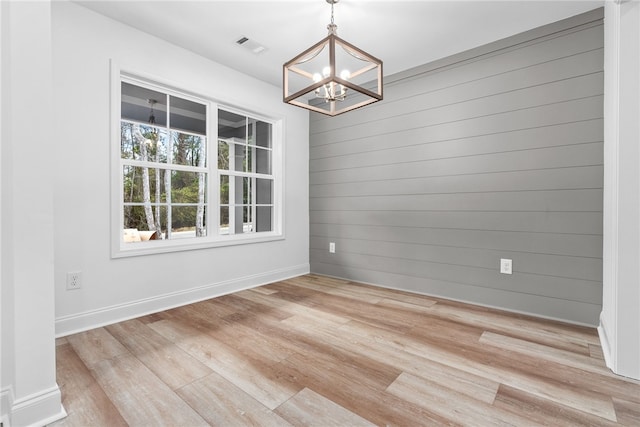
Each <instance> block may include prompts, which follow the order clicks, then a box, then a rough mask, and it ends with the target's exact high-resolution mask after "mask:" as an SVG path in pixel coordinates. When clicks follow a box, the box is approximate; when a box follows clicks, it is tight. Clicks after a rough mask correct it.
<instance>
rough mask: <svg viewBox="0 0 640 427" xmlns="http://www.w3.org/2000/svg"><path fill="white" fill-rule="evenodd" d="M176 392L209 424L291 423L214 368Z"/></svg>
mask: <svg viewBox="0 0 640 427" xmlns="http://www.w3.org/2000/svg"><path fill="white" fill-rule="evenodd" d="M177 393H178V395H179V396H180V397H182V399H184V401H185V402H187V403H188V404H189V405H190V406H191V407H192V408H194V409H195V410H196V411H197V412H198V413H199V414H200V416H202V417H203V418H204V419H205V420H206V421H207V423H209V424H210V425H212V426H221V427H222V426H264V427H291V424H289V423H288V422H287V421H286V420H285V419H283V418H282V417H280V416H279V415H278V414H276V413H274V412H273V411H271V410H269V409H268V408H267V407H266V406H264V405H262V404H261V403H260V402H258V401H257V400H255V399H254V398H252V397H251V396H249V395H248V394H247V393H245V392H244V391H242V390H241V389H239V388H238V387H236V386H235V385H234V384H233V383H231V382H229V381H228V380H226V379H224V378H223V377H221V376H220V375H218V374H216V373H215V372H214V373H212V374H211V375H208V376H207V377H205V378H202V379H200V380H197V381H194V382H193V383H191V384H189V385H186V386H184V387H183V388H181V389H179V390H178V391H177Z"/></svg>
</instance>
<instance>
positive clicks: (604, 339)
mask: <svg viewBox="0 0 640 427" xmlns="http://www.w3.org/2000/svg"><path fill="white" fill-rule="evenodd" d="M604 323H605V322H604V319H603V316H602V315H600V325H599V326H598V337H599V338H600V347H602V353H603V354H604V363H605V364H606V365H607V368H609V369H611V370H612V371H613V372H615V369H613V367H614V364H613V360H612V359H611V344H610V343H609V337H608V336H607V328H606V327H605V325H604Z"/></svg>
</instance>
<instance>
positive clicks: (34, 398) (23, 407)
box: [9, 385, 67, 427]
mask: <svg viewBox="0 0 640 427" xmlns="http://www.w3.org/2000/svg"><path fill="white" fill-rule="evenodd" d="M61 401H62V397H61V393H60V388H59V387H58V386H57V385H56V386H54V387H51V388H49V389H45V390H42V391H40V392H38V393H34V394H31V395H29V396H25V397H23V398H20V399H18V400H15V401H14V402H13V405H12V406H11V414H10V416H9V418H10V420H11V424H12V425H15V426H20V427H22V426H34V427H35V426H42V425H47V424H50V423H52V422H54V421H57V420H60V419H62V418H64V417H66V416H67V411H65V409H64V407H63V406H62V404H61V403H60V402H61Z"/></svg>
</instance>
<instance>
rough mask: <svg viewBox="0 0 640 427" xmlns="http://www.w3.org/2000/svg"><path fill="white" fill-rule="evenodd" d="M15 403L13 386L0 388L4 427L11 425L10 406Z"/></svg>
mask: <svg viewBox="0 0 640 427" xmlns="http://www.w3.org/2000/svg"><path fill="white" fill-rule="evenodd" d="M12 404H13V388H12V387H10V386H9V387H5V388H3V389H2V390H0V411H1V412H0V422H1V423H2V425H3V427H11V422H10V412H9V408H11V405H12Z"/></svg>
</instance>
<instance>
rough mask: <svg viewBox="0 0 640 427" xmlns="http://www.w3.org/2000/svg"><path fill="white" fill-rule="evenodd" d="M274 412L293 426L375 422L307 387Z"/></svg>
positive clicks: (361, 426)
mask: <svg viewBox="0 0 640 427" xmlns="http://www.w3.org/2000/svg"><path fill="white" fill-rule="evenodd" d="M276 412H277V413H278V414H280V416H282V418H284V419H286V420H288V421H289V422H290V423H291V424H292V425H295V426H309V427H343V426H351V427H374V426H375V424H373V423H371V422H369V421H367V420H365V419H364V418H362V417H360V416H359V415H356V414H354V413H353V412H351V411H349V410H347V409H345V408H343V407H342V406H340V405H338V404H336V403H335V402H333V401H331V400H329V399H327V398H325V397H323V396H321V395H319V394H318V393H316V392H314V391H313V390H310V389H308V388H304V389H303V390H302V391H301V392H300V393H298V394H296V395H295V396H293V397H292V398H291V399H289V400H287V401H286V402H285V403H283V404H282V405H280V406H279V407H278V409H277V410H276Z"/></svg>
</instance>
